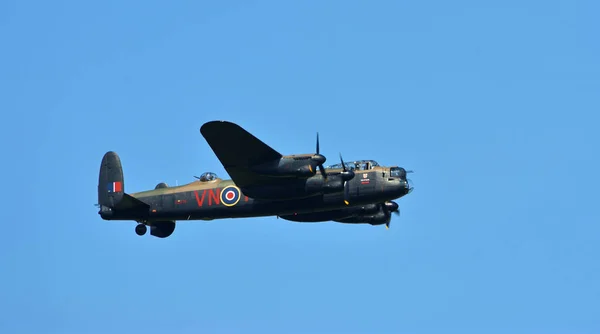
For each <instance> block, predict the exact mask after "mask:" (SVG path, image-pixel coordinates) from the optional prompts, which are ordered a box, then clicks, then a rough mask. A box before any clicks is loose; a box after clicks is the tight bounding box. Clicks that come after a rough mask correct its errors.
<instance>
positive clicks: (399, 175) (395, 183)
mask: <svg viewBox="0 0 600 334" xmlns="http://www.w3.org/2000/svg"><path fill="white" fill-rule="evenodd" d="M408 173H409V172H408V171H406V169H404V168H402V167H392V168H390V179H389V180H388V182H390V186H392V187H394V188H396V189H397V191H398V193H399V195H400V196H404V195H406V194H408V193H410V192H411V191H412V190H413V186H412V181H411V180H409V179H407V178H406V175H407V174H408Z"/></svg>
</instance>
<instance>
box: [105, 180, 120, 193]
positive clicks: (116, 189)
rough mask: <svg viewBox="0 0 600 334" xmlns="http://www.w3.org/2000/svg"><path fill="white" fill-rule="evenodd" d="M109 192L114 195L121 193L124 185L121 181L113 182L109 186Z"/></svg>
mask: <svg viewBox="0 0 600 334" xmlns="http://www.w3.org/2000/svg"><path fill="white" fill-rule="evenodd" d="M108 191H109V192H113V193H115V192H121V191H123V185H122V183H121V182H120V181H116V182H111V183H109V184H108Z"/></svg>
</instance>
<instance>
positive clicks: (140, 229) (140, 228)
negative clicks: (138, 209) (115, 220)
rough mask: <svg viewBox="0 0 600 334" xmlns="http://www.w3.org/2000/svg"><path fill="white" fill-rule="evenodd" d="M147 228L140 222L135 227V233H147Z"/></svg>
mask: <svg viewBox="0 0 600 334" xmlns="http://www.w3.org/2000/svg"><path fill="white" fill-rule="evenodd" d="M146 230H147V228H146V225H144V224H138V226H136V227H135V233H136V234H137V235H140V236H141V235H144V234H146Z"/></svg>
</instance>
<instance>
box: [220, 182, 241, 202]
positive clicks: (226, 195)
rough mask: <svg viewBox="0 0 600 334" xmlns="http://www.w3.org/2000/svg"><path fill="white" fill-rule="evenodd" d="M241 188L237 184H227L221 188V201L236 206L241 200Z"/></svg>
mask: <svg viewBox="0 0 600 334" xmlns="http://www.w3.org/2000/svg"><path fill="white" fill-rule="evenodd" d="M240 197H241V196H240V190H239V189H238V187H236V186H227V187H225V188H223V189H221V203H223V205H226V206H234V205H236V204H237V202H239V200H240Z"/></svg>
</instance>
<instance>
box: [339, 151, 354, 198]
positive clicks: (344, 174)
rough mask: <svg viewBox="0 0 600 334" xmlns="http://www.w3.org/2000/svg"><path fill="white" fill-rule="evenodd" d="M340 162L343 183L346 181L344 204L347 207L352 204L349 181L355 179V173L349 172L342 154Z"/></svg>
mask: <svg viewBox="0 0 600 334" xmlns="http://www.w3.org/2000/svg"><path fill="white" fill-rule="evenodd" d="M340 161H341V162H342V169H343V170H342V172H341V173H340V175H341V177H342V181H344V203H346V205H349V204H350V188H349V186H348V181H350V180H352V179H353V178H354V171H351V170H347V169H346V164H345V163H344V159H342V153H340Z"/></svg>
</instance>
